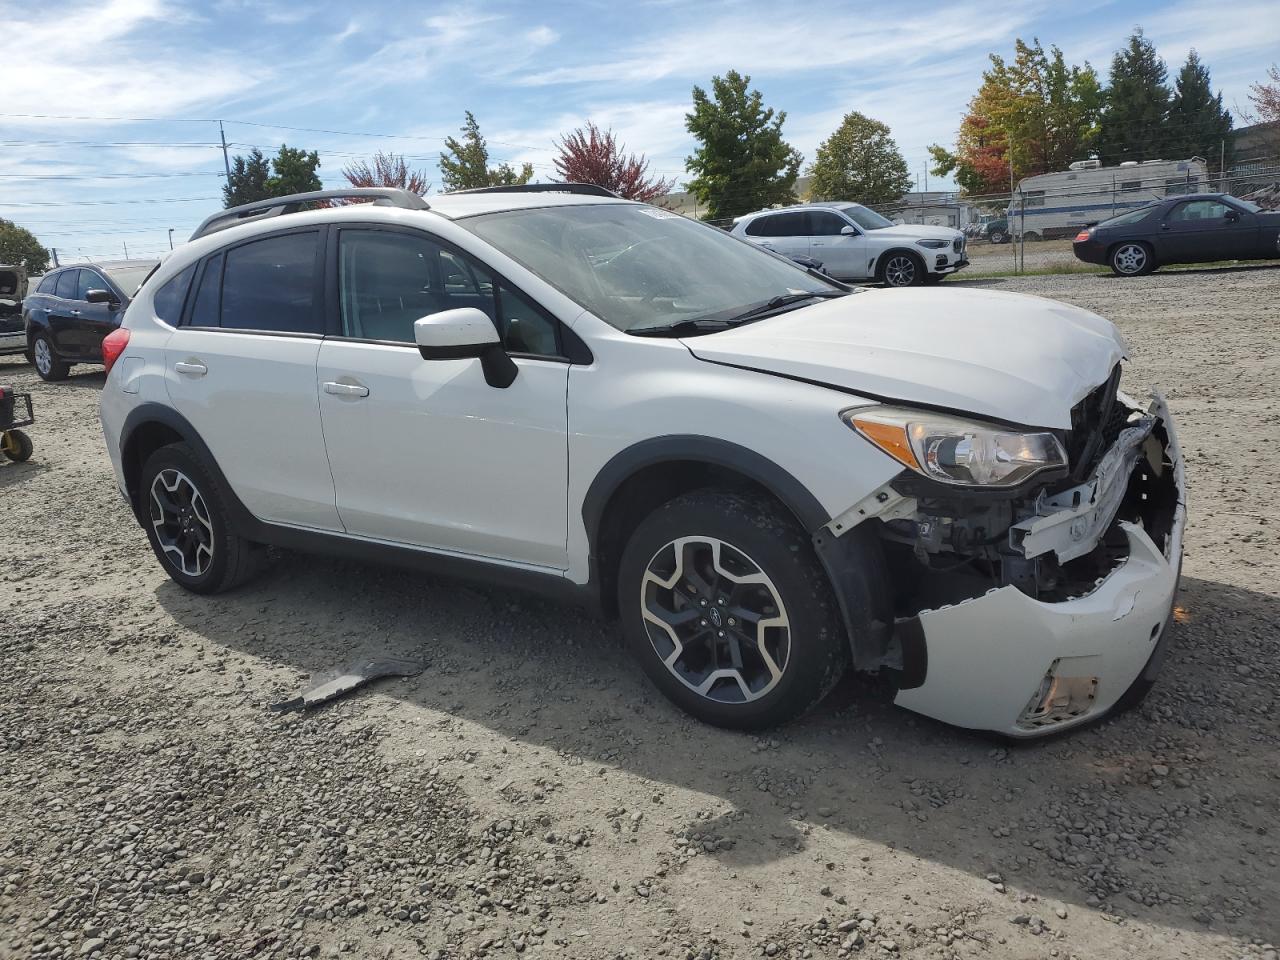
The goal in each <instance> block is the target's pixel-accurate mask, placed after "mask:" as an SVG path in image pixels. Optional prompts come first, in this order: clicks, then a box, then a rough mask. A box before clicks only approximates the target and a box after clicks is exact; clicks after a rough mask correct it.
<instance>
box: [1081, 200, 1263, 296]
mask: <svg viewBox="0 0 1280 960" xmlns="http://www.w3.org/2000/svg"><path fill="white" fill-rule="evenodd" d="M1072 247H1073V249H1074V250H1075V254H1076V256H1077V257H1078V258H1079V259H1081V260H1083V261H1084V262H1085V263H1101V264H1106V265H1107V266H1109V267H1111V270H1112V272H1114V273H1115V274H1117V275H1118V276H1122V277H1136V276H1140V275H1141V274H1144V273H1150V272H1151V271H1152V270H1154V269H1156V267H1158V266H1160V265H1162V264H1166V263H1210V262H1212V261H1214V260H1269V259H1273V258H1280V211H1266V210H1263V209H1262V208H1261V207H1259V206H1258V205H1257V204H1256V203H1253V202H1252V201H1249V200H1240V199H1237V198H1236V197H1231V196H1227V195H1225V194H1221V193H1199V194H1194V195H1192V196H1186V197H1176V198H1174V199H1171V200H1165V201H1162V202H1161V203H1153V204H1151V205H1150V206H1148V207H1143V208H1142V209H1140V210H1134V211H1131V212H1129V213H1125V214H1121V215H1120V216H1118V217H1112V218H1111V219H1110V220H1103V221H1102V222H1101V223H1099V224H1097V225H1095V226H1092V227H1088V228H1086V229H1084V230H1081V231H1080V232H1079V233H1078V234H1077V235H1076V238H1075V242H1074V244H1073V245H1072Z"/></svg>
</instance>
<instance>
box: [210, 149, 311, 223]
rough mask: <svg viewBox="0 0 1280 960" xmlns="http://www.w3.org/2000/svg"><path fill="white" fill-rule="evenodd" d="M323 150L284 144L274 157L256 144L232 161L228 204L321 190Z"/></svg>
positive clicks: (226, 194) (225, 192) (225, 201)
mask: <svg viewBox="0 0 1280 960" xmlns="http://www.w3.org/2000/svg"><path fill="white" fill-rule="evenodd" d="M319 166H320V154H319V153H317V152H316V151H314V150H312V151H311V152H310V153H308V152H307V151H306V150H300V149H297V148H294V147H290V146H287V145H285V144H283V143H282V144H280V152H279V153H277V154H276V155H275V157H274V158H272V159H271V160H270V161H268V160H267V158H266V157H264V156H263V155H262V151H261V150H259V149H258V148H257V147H254V148H253V149H252V150H250V151H249V155H248V156H247V157H236V158H235V159H234V160H232V161H231V176H230V178H229V179H228V180H227V182H226V183H225V184H224V185H223V187H222V199H223V204H224V206H227V207H238V206H240V205H241V204H242V203H253V202H254V201H255V200H269V199H270V198H272V197H286V196H288V195H289V194H291V193H309V192H311V191H312V190H320V189H322V188H323V184H322V183H321V182H320V177H319V175H318V174H317V173H316V168H317V167H319Z"/></svg>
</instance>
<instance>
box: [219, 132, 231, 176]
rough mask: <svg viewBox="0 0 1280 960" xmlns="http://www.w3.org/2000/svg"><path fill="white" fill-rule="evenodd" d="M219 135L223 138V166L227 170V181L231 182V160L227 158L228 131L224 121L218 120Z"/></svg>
mask: <svg viewBox="0 0 1280 960" xmlns="http://www.w3.org/2000/svg"><path fill="white" fill-rule="evenodd" d="M218 136H219V137H221V138H222V166H223V167H224V168H225V169H226V171H227V183H230V182H231V161H230V160H228V159H227V133H226V131H225V130H223V129H222V121H221V120H219V121H218Z"/></svg>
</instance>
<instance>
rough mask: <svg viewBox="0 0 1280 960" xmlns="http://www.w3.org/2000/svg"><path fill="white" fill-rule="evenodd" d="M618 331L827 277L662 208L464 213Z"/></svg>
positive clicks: (715, 310)
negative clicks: (477, 214) (471, 215)
mask: <svg viewBox="0 0 1280 960" xmlns="http://www.w3.org/2000/svg"><path fill="white" fill-rule="evenodd" d="M458 222H459V224H460V225H461V226H464V227H466V228H467V229H468V230H470V231H471V232H472V233H474V234H476V235H477V236H479V237H481V238H482V239H484V240H486V241H488V242H489V243H491V244H493V246H495V247H497V248H498V249H499V250H501V251H502V252H503V253H505V254H506V255H507V256H509V257H511V258H512V259H513V260H517V261H519V262H520V263H521V264H523V265H524V266H526V267H528V268H529V269H530V270H532V271H533V272H534V273H536V274H537V275H538V276H539V277H541V278H542V279H543V280H545V281H547V283H549V284H551V285H552V286H554V287H556V288H557V289H558V290H560V291H561V292H562V293H563V294H564V295H565V296H567V297H569V298H570V299H571V300H573V301H574V302H575V303H578V304H580V305H581V306H583V307H585V308H586V309H588V310H590V311H591V312H592V313H594V314H595V315H596V316H598V317H600V318H601V319H602V320H604V321H605V322H606V323H608V324H610V325H611V326H614V327H616V328H617V329H619V330H627V331H638V330H649V329H656V328H660V327H669V326H673V325H675V324H678V323H681V322H682V321H686V320H702V319H708V318H715V317H728V316H732V315H736V314H740V313H743V312H744V311H746V310H748V309H750V308H752V307H755V306H758V305H760V304H763V303H767V302H769V301H771V300H773V299H774V298H776V297H786V296H789V295H795V294H814V295H817V296H831V295H832V294H836V293H841V292H843V288H842V287H837V286H835V285H834V284H831V283H827V282H825V281H823V280H820V279H818V278H817V277H815V276H813V275H812V274H809V273H806V272H805V271H804V270H803V269H802V268H800V267H798V266H793V265H791V264H790V263H789V262H787V261H785V260H781V259H779V258H778V257H776V256H774V255H773V254H771V253H766V252H765V251H763V250H761V249H760V248H758V247H756V246H754V245H753V244H750V243H747V242H745V241H742V240H738V239H735V238H734V237H731V236H729V234H727V233H725V232H724V231H723V230H720V229H718V228H716V227H711V226H708V225H706V224H703V223H698V222H696V221H694V220H690V219H688V218H686V217H682V216H680V215H679V214H676V213H671V212H669V211H667V210H659V209H658V208H657V207H650V206H641V205H632V204H621V203H600V204H584V205H582V206H570V207H543V208H540V209H536V210H511V211H506V212H504V213H488V214H482V215H480V216H475V217H468V218H465V219H462V220H459V221H458Z"/></svg>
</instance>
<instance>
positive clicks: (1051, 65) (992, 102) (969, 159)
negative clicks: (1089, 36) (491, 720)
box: [929, 39, 1103, 194]
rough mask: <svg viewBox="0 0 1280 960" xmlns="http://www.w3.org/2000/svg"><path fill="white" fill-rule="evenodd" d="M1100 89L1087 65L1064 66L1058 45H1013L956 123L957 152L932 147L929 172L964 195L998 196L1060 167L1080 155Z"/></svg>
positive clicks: (995, 60) (994, 58) (1089, 138)
mask: <svg viewBox="0 0 1280 960" xmlns="http://www.w3.org/2000/svg"><path fill="white" fill-rule="evenodd" d="M1102 102H1103V94H1102V89H1101V84H1100V82H1099V80H1098V74H1097V72H1096V71H1095V70H1094V69H1093V67H1091V66H1090V65H1089V64H1088V63H1087V62H1086V63H1085V64H1084V65H1083V66H1074V65H1069V64H1068V63H1067V62H1066V59H1065V58H1064V57H1063V55H1062V51H1061V50H1059V49H1058V48H1057V47H1050V48H1049V50H1048V51H1046V50H1045V49H1044V47H1042V46H1041V44H1040V41H1039V40H1033V41H1032V43H1030V44H1028V43H1025V42H1023V41H1022V40H1021V39H1018V40H1016V41H1015V42H1014V57H1013V60H1012V61H1006V60H1005V59H1004V58H1003V57H1001V56H999V55H997V54H991V67H990V68H989V69H987V70H986V71H984V72H983V74H982V85H981V86H980V87H979V88H978V93H977V94H976V95H975V96H974V98H973V99H972V100H971V101H969V111H968V113H966V114H965V116H964V118H963V119H962V120H961V122H960V130H959V133H958V134H957V135H956V149H955V151H954V152H953V151H950V150H947V149H946V148H945V147H942V146H938V145H936V144H935V145H934V146H931V147H930V148H929V153H930V155H931V156H932V157H933V171H932V172H933V173H934V175H935V176H948V175H951V174H954V175H955V178H956V181H957V182H958V183H959V184H960V186H961V188H962V189H963V190H964V191H965V192H966V193H969V194H984V193H1000V192H1003V191H1006V190H1008V189H1009V178H1010V172H1011V171H1010V167H1011V166H1012V174H1013V177H1014V179H1015V180H1016V179H1021V178H1022V177H1027V176H1032V175H1034V174H1037V173H1047V172H1049V171H1053V170H1064V169H1066V167H1067V164H1069V163H1070V162H1071V161H1072V160H1075V159H1078V158H1081V157H1083V156H1085V155H1086V154H1087V153H1088V151H1089V149H1090V147H1091V146H1092V144H1093V141H1094V139H1095V137H1096V136H1097V131H1098V120H1099V115H1100V112H1101V109H1102Z"/></svg>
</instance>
